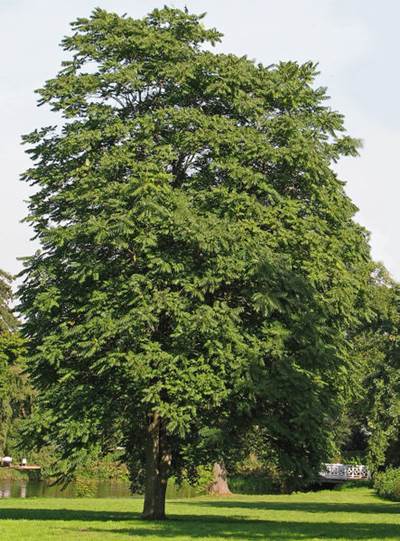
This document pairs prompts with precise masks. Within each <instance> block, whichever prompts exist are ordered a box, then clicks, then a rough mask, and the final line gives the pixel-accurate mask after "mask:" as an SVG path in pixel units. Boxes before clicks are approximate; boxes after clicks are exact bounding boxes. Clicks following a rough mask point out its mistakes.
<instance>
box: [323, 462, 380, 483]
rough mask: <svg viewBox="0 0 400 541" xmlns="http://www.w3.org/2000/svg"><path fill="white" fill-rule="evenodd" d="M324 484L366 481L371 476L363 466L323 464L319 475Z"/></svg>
mask: <svg viewBox="0 0 400 541" xmlns="http://www.w3.org/2000/svg"><path fill="white" fill-rule="evenodd" d="M319 476H320V479H321V481H323V482H326V483H344V482H345V481H367V480H369V479H370V478H371V474H370V472H369V470H368V468H367V466H364V465H363V464H324V469H323V470H322V471H321V472H320V474H319Z"/></svg>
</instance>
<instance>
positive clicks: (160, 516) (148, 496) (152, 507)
mask: <svg viewBox="0 0 400 541" xmlns="http://www.w3.org/2000/svg"><path fill="white" fill-rule="evenodd" d="M165 440H166V437H165V430H164V429H163V426H162V420H161V418H160V416H159V414H158V413H154V414H153V415H152V416H151V417H150V420H149V425H148V428H147V441H146V479H145V493H144V506H143V513H142V518H144V519H146V520H165V494H166V491H167V483H168V475H169V467H170V465H171V453H170V452H169V451H168V449H167V446H166V441H165Z"/></svg>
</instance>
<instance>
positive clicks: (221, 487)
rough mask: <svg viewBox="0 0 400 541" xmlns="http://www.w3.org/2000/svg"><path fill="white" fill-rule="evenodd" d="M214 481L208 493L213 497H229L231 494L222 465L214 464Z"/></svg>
mask: <svg viewBox="0 0 400 541" xmlns="http://www.w3.org/2000/svg"><path fill="white" fill-rule="evenodd" d="M213 474H214V480H213V484H212V485H211V486H210V489H209V493H210V494H212V495H213V496H230V495H231V494H232V492H231V491H230V490H229V486H228V478H227V472H226V469H225V466H224V464H223V463H220V464H219V463H217V462H216V463H215V464H214V467H213Z"/></svg>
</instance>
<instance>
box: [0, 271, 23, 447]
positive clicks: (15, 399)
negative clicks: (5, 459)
mask: <svg viewBox="0 0 400 541" xmlns="http://www.w3.org/2000/svg"><path fill="white" fill-rule="evenodd" d="M11 281H12V278H11V276H10V275H9V274H7V273H6V272H4V271H2V270H0V455H2V454H3V453H8V452H10V449H9V439H10V438H9V437H10V432H11V431H12V428H13V425H15V423H16V422H17V420H18V419H20V418H21V417H23V416H25V415H27V414H28V412H29V410H30V388H29V385H28V381H27V377H26V375H24V374H23V370H24V366H25V346H24V341H23V339H22V337H21V336H20V334H19V333H18V320H17V318H16V317H15V315H14V313H13V310H12V307H11V302H12V289H11Z"/></svg>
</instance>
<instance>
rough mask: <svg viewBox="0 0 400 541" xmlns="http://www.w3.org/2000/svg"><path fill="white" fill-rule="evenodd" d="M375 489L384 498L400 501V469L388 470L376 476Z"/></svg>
mask: <svg viewBox="0 0 400 541" xmlns="http://www.w3.org/2000/svg"><path fill="white" fill-rule="evenodd" d="M374 488H375V490H376V492H377V494H378V496H381V497H382V498H387V499H388V500H394V501H400V469H398V468H388V469H387V470H386V471H384V472H379V473H376V474H375V476H374Z"/></svg>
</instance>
